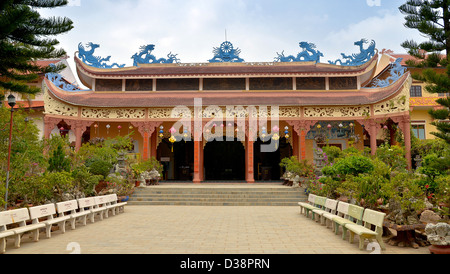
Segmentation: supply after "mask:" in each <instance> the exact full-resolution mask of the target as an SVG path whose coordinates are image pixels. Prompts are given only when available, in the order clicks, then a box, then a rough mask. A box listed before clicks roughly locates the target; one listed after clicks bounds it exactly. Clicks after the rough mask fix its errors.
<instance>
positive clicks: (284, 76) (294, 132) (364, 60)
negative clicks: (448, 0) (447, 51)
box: [43, 39, 412, 183]
mask: <svg viewBox="0 0 450 274" xmlns="http://www.w3.org/2000/svg"><path fill="white" fill-rule="evenodd" d="M299 45H300V48H301V51H300V52H299V53H298V54H297V55H289V56H286V55H285V54H284V52H283V53H281V54H279V53H278V56H277V57H275V59H274V61H272V62H245V60H243V59H242V58H241V57H240V56H239V55H240V50H239V49H238V48H234V46H233V44H232V43H230V42H229V41H225V42H223V43H222V44H221V45H220V46H219V47H217V48H214V51H213V53H214V56H213V58H212V59H210V60H208V61H207V62H204V63H182V62H180V60H179V59H178V56H177V55H175V54H172V53H170V54H168V55H167V58H159V59H158V58H156V57H155V56H154V55H153V54H152V51H153V50H154V45H147V46H143V47H142V48H141V49H140V52H138V53H136V54H134V55H133V57H132V59H133V61H134V62H133V66H130V67H126V66H125V65H122V64H117V63H115V64H112V65H111V64H108V63H111V62H110V57H107V58H101V57H98V56H95V55H94V51H95V49H96V48H98V47H99V46H98V45H96V44H93V43H89V44H88V45H87V46H83V45H82V44H81V43H80V45H79V51H78V52H77V53H76V54H75V57H74V60H75V65H76V73H77V74H78V77H79V79H80V81H81V82H82V84H83V85H84V86H86V87H87V88H88V90H86V89H80V88H79V87H77V86H75V85H71V84H69V83H67V82H66V81H64V80H63V79H62V78H61V76H60V75H58V74H48V75H47V77H46V78H45V80H44V82H43V91H44V103H45V113H44V114H45V118H44V120H45V130H44V135H45V137H46V138H50V137H51V134H52V132H57V131H58V130H61V131H62V130H64V131H71V132H73V134H74V135H75V139H76V141H75V149H76V150H78V149H79V148H80V147H81V145H82V144H83V142H87V141H89V140H90V139H94V138H112V137H115V136H117V135H122V136H123V135H126V134H129V133H132V135H131V137H132V138H133V140H134V142H135V143H134V144H135V148H134V151H133V152H134V153H135V155H138V157H139V159H141V160H147V159H149V158H150V157H155V158H156V159H157V160H159V161H161V163H162V164H163V165H164V170H165V171H164V174H163V175H164V179H165V180H178V181H193V182H194V183H200V182H204V181H216V180H228V181H247V182H248V183H253V182H255V181H261V180H279V178H280V177H281V176H282V174H281V172H282V171H281V170H280V166H279V163H280V161H281V159H283V158H285V157H290V156H296V157H297V158H298V159H305V160H308V161H310V162H311V163H313V162H314V161H315V160H316V159H315V151H317V150H318V149H319V148H321V147H323V146H325V145H332V146H337V147H340V148H341V149H346V148H348V147H350V146H354V147H356V148H357V149H359V150H363V149H364V146H365V142H366V145H367V146H370V148H371V152H372V153H373V154H375V153H376V150H377V136H379V135H380V133H381V132H382V131H383V130H385V129H386V128H387V126H388V125H389V126H392V125H395V126H396V127H398V128H399V129H400V130H401V131H402V132H403V135H404V140H405V144H406V155H405V157H406V158H407V160H408V165H409V168H411V141H410V137H411V136H410V113H409V111H410V106H409V97H410V87H411V84H412V78H411V76H410V73H409V72H407V71H406V70H405V68H404V67H402V66H401V64H400V62H401V59H397V60H395V61H393V62H392V58H391V57H386V56H384V55H383V54H382V55H381V56H380V55H379V54H378V51H377V50H376V49H375V42H374V41H371V42H370V41H367V40H365V39H362V40H361V41H358V42H355V45H356V46H359V48H360V52H359V53H356V54H351V55H346V54H342V59H339V60H336V61H328V62H327V63H322V62H321V60H320V59H321V58H322V57H323V54H322V53H321V52H320V51H318V50H316V47H315V45H314V44H311V43H306V42H301V43H300V44H299Z"/></svg>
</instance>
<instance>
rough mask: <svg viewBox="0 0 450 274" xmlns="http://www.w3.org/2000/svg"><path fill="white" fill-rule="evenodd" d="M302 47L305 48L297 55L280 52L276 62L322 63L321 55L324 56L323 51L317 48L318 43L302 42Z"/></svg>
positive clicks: (300, 44)
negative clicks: (286, 54)
mask: <svg viewBox="0 0 450 274" xmlns="http://www.w3.org/2000/svg"><path fill="white" fill-rule="evenodd" d="M299 46H300V48H302V49H303V51H301V52H300V53H299V54H297V57H295V56H293V55H289V56H285V55H284V51H283V52H282V53H281V54H279V53H278V52H277V54H278V56H277V57H275V62H316V64H317V63H320V57H323V53H322V52H320V51H318V50H315V48H316V45H315V44H313V43H308V42H300V43H299Z"/></svg>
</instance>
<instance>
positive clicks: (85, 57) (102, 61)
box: [78, 42, 125, 69]
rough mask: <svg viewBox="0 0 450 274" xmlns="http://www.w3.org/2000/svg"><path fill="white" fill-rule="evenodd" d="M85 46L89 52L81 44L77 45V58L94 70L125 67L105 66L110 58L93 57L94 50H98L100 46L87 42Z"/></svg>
mask: <svg viewBox="0 0 450 274" xmlns="http://www.w3.org/2000/svg"><path fill="white" fill-rule="evenodd" d="M86 46H87V47H90V50H86V49H85V48H84V46H83V44H81V43H79V44H78V57H79V58H80V59H81V61H83V62H84V63H85V64H87V65H89V66H92V67H96V68H108V69H109V68H113V67H118V68H123V67H124V66H125V64H123V65H119V64H117V63H114V64H112V65H107V64H106V62H109V59H110V58H111V56H108V57H106V58H102V57H98V56H94V51H95V49H97V48H99V47H100V45H98V44H94V43H92V42H89V43H88V44H87V45H86Z"/></svg>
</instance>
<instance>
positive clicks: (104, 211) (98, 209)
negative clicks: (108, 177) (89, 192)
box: [92, 196, 110, 220]
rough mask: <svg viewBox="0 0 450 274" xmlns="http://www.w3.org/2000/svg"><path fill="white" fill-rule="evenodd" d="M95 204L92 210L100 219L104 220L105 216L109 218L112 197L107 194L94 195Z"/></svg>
mask: <svg viewBox="0 0 450 274" xmlns="http://www.w3.org/2000/svg"><path fill="white" fill-rule="evenodd" d="M94 201H95V205H94V207H93V208H92V212H93V213H94V216H95V215H97V214H98V215H99V217H100V220H103V217H106V218H108V217H109V216H108V208H107V205H108V204H109V203H110V199H109V198H108V197H107V196H95V197H94Z"/></svg>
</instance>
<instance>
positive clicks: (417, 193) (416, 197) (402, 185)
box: [380, 172, 425, 212]
mask: <svg viewBox="0 0 450 274" xmlns="http://www.w3.org/2000/svg"><path fill="white" fill-rule="evenodd" d="M418 180H420V177H418V176H417V175H416V174H413V173H408V172H400V173H397V174H396V175H395V176H393V177H392V178H391V179H390V180H389V181H387V182H386V183H384V184H383V185H382V186H381V190H380V192H382V193H383V196H384V197H386V198H387V199H388V200H389V203H396V204H399V205H400V206H401V209H402V210H403V211H404V212H418V211H420V210H422V209H424V208H425V202H424V192H423V190H422V189H421V187H420V186H419V184H418Z"/></svg>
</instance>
